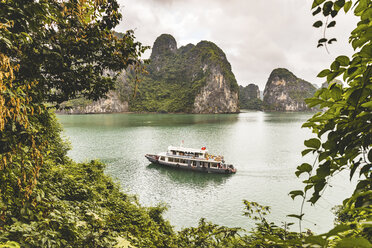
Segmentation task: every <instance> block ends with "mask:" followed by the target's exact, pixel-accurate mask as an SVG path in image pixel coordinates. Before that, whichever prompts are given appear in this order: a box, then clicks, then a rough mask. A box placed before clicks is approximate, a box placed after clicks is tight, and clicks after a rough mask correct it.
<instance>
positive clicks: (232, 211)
mask: <svg viewBox="0 0 372 248" xmlns="http://www.w3.org/2000/svg"><path fill="white" fill-rule="evenodd" d="M310 116H311V114H309V113H263V112H244V113H240V114H229V115H190V114H107V115H59V116H58V119H59V120H60V122H61V123H62V125H63V128H64V130H65V132H64V134H65V136H66V138H68V139H69V140H70V142H71V144H72V150H71V151H70V152H69V156H70V157H71V158H73V159H74V160H76V161H86V160H91V159H99V160H101V161H103V162H104V163H106V164H107V168H106V173H107V174H109V175H111V176H112V177H114V178H115V180H116V181H117V182H119V183H120V184H121V186H122V189H123V191H124V192H126V193H129V194H136V195H137V196H138V198H139V201H140V202H141V203H142V204H143V205H145V206H150V205H152V206H153V205H156V204H159V203H165V204H166V205H167V206H168V208H169V209H168V211H167V212H166V214H165V217H166V218H167V219H168V220H169V221H170V222H171V224H172V225H174V226H175V227H176V228H177V229H180V228H182V227H188V226H196V225H197V223H198V221H199V219H200V218H201V217H205V218H206V219H207V220H209V221H212V222H214V223H216V224H221V225H226V226H230V227H236V226H239V227H243V228H250V227H253V222H252V221H250V220H249V219H248V218H247V217H244V216H242V213H243V210H244V205H243V202H242V200H243V199H246V200H249V201H255V202H258V203H260V204H262V205H269V206H271V207H272V213H271V215H270V216H269V217H268V219H269V220H270V221H271V220H272V221H275V222H277V224H280V222H284V221H286V222H295V220H294V219H293V218H288V217H286V215H287V214H292V213H296V214H297V213H298V212H299V209H300V199H296V200H295V201H293V200H292V199H291V198H290V197H289V196H288V192H289V191H291V190H296V189H301V188H303V187H302V185H301V180H300V179H298V178H297V177H296V176H295V175H294V172H295V169H296V167H297V166H298V165H300V164H301V163H303V162H310V163H312V159H311V158H306V157H305V158H302V157H301V151H302V149H303V148H304V146H303V141H304V140H305V139H307V138H310V137H312V134H311V133H310V131H309V130H307V129H301V128H300V127H301V125H302V123H303V122H305V121H306V120H307V119H308V118H309V117H310ZM182 140H184V142H185V144H184V146H186V147H193V148H199V147H202V146H206V147H207V149H208V150H209V153H211V154H218V155H224V157H225V160H226V162H228V163H232V164H234V166H235V167H236V168H237V169H238V172H237V173H236V174H235V175H214V174H204V173H197V172H188V171H178V170H174V169H169V168H161V167H159V166H156V165H150V163H149V162H148V161H147V160H146V158H145V157H144V155H145V154H146V153H158V152H163V151H166V150H167V147H168V146H169V145H179V144H180V142H181V141H182ZM330 184H331V185H332V187H328V188H327V190H326V191H325V194H324V197H323V198H321V199H320V200H319V203H317V205H316V206H310V204H307V205H305V216H304V222H303V226H305V227H307V228H311V229H312V230H314V231H316V232H317V233H320V232H324V231H326V230H328V229H329V228H330V227H331V226H332V223H333V219H334V216H333V214H332V212H331V208H332V207H333V206H334V205H336V204H341V202H342V200H343V199H344V198H345V197H347V196H349V195H350V194H351V192H352V186H351V183H350V182H349V180H348V176H347V174H339V175H338V176H337V178H335V179H333V180H332V181H331V182H330ZM296 228H297V225H296V226H295V227H294V229H296Z"/></svg>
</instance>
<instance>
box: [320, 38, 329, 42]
mask: <svg viewBox="0 0 372 248" xmlns="http://www.w3.org/2000/svg"><path fill="white" fill-rule="evenodd" d="M327 40H328V39H327V38H321V39H319V40H318V43H325V42H327Z"/></svg>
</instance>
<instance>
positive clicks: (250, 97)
mask: <svg viewBox="0 0 372 248" xmlns="http://www.w3.org/2000/svg"><path fill="white" fill-rule="evenodd" d="M239 106H240V108H241V109H251V110H262V100H261V99H260V90H259V88H258V86H257V85H255V84H248V85H247V86H245V87H243V86H239Z"/></svg>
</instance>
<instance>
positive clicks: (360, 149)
mask: <svg viewBox="0 0 372 248" xmlns="http://www.w3.org/2000/svg"><path fill="white" fill-rule="evenodd" d="M118 8H119V6H118V4H117V2H116V1H114V0H96V1H84V0H80V1H73V0H71V1H64V2H60V1H24V0H23V1H21V0H2V1H0V93H1V94H0V247H19V246H22V247H113V246H115V245H116V246H117V247H134V246H136V247H304V246H306V247H371V242H372V240H371V237H372V234H371V232H372V231H371V229H372V224H371V222H372V220H371V205H372V203H371V198H372V196H371V195H372V192H371V163H372V152H371V148H370V144H371V139H372V138H371V137H372V130H371V120H372V116H371V109H372V102H371V91H372V85H371V74H372V72H371V70H372V69H371V56H372V44H371V34H372V25H371V22H372V3H371V1H368V0H357V1H343V0H337V1H325V0H315V1H314V3H313V9H314V12H313V14H314V15H316V14H319V13H321V14H323V15H324V16H325V18H327V21H326V22H325V23H326V24H324V25H323V21H321V20H320V21H317V22H316V23H314V26H315V27H324V28H332V27H333V26H335V24H336V22H335V21H334V20H333V19H332V18H334V17H336V16H337V14H338V13H339V11H341V10H344V11H345V12H348V11H353V12H354V15H356V16H357V17H359V18H360V22H359V23H358V25H357V27H356V28H355V30H353V31H352V33H351V36H350V43H351V45H352V46H353V48H354V49H355V53H354V55H353V56H352V57H351V58H349V57H347V56H344V55H342V56H339V57H337V58H336V60H335V61H334V62H333V63H332V65H331V66H330V69H325V70H323V71H322V72H320V73H319V75H318V76H319V77H326V78H327V82H329V83H330V84H329V86H328V88H323V89H320V90H319V91H318V92H317V93H316V94H315V96H314V97H313V98H311V99H308V100H307V103H308V104H309V106H310V107H313V106H316V105H319V106H320V108H321V109H322V110H323V112H319V113H317V114H315V115H314V116H313V117H312V118H311V119H309V120H308V121H307V122H306V123H305V124H304V127H309V128H311V129H312V130H313V132H314V133H315V134H316V135H317V138H312V139H310V140H307V141H305V145H306V146H307V149H306V150H304V151H303V155H306V154H308V153H313V154H315V156H316V161H315V163H314V165H310V164H306V163H304V164H302V165H300V166H299V167H298V168H297V171H296V175H297V176H301V175H302V174H305V175H308V178H307V179H306V180H305V181H304V183H305V188H304V190H295V191H292V192H291V193H290V195H291V196H292V197H293V198H295V197H302V199H303V202H305V201H306V200H307V196H308V195H310V194H311V198H310V199H309V201H310V202H311V203H313V204H315V203H316V202H317V200H318V199H319V197H321V195H322V192H323V191H324V189H325V187H326V185H327V181H328V179H329V178H330V177H332V176H334V175H335V174H336V173H338V172H339V171H342V170H349V171H350V178H352V177H353V176H354V177H355V175H358V176H359V178H358V179H359V180H358V183H357V186H356V189H355V191H354V193H353V195H352V196H351V197H350V198H348V199H346V200H345V201H344V203H343V205H342V206H341V207H340V208H339V209H338V216H337V217H338V224H337V225H336V226H335V228H333V229H332V230H330V231H329V232H328V233H325V234H321V235H317V236H315V235H313V234H312V233H311V232H308V233H303V232H301V231H302V230H300V233H296V232H290V231H289V228H288V226H290V225H291V223H283V225H282V226H281V227H280V226H278V225H275V224H274V223H271V222H269V221H268V220H267V219H266V217H265V216H266V214H268V213H269V211H270V209H269V208H268V207H266V206H261V205H259V204H258V203H255V202H249V201H244V205H245V212H244V214H245V215H246V216H248V217H249V218H252V219H254V220H256V221H258V223H257V224H256V227H255V228H254V229H253V230H251V231H250V233H249V234H244V233H243V230H241V229H238V228H228V227H223V226H218V225H214V224H212V223H209V222H206V221H205V220H204V219H202V220H200V222H199V225H198V226H197V227H190V228H185V229H183V230H181V231H180V232H176V231H174V230H173V228H172V227H171V226H170V224H169V223H168V222H167V221H165V220H164V219H163V217H162V213H163V211H164V210H165V208H164V207H163V206H157V207H150V208H144V207H141V206H140V205H139V204H138V202H137V200H136V199H135V197H130V196H128V195H126V194H123V193H122V192H120V189H119V187H118V186H117V185H116V184H115V183H113V182H112V180H111V179H110V178H109V177H107V176H105V175H104V173H103V169H104V165H103V164H101V163H99V162H95V161H92V162H90V163H80V164H78V163H74V162H73V161H71V160H70V159H69V158H68V157H67V156H66V152H67V150H68V145H67V144H66V143H65V142H63V141H62V139H61V137H60V127H59V125H58V123H57V121H56V118H55V116H54V114H52V113H50V112H49V111H48V110H47V108H46V106H45V104H44V103H45V102H46V101H48V102H51V103H53V104H55V105H57V106H58V104H59V103H61V102H62V101H65V100H68V99H72V98H75V97H80V96H84V97H87V98H89V99H93V100H94V99H97V98H99V97H102V96H104V94H105V93H106V92H107V91H108V90H109V89H112V88H113V86H114V82H115V75H111V74H112V73H113V72H114V74H115V73H116V72H120V71H121V70H123V69H125V68H127V66H129V65H135V64H136V63H138V62H139V61H138V57H139V55H140V54H141V53H142V52H143V49H144V48H143V47H142V46H141V44H140V43H138V42H135V41H134V36H133V33H132V32H131V31H129V32H127V33H126V34H125V35H124V36H123V37H120V38H117V37H114V36H113V32H112V29H113V28H114V27H115V26H116V25H117V24H118V22H119V20H120V18H121V14H120V13H119V12H118ZM330 18H331V19H332V21H331V22H328V19H330ZM334 41H335V39H334V38H332V39H329V40H328V39H327V38H325V37H323V38H322V39H320V40H319V46H325V45H326V44H331V43H332V42H334ZM110 75H111V76H110ZM338 76H342V77H343V79H344V81H345V85H344V86H343V85H340V84H336V83H331V81H332V80H333V79H334V78H336V77H338ZM291 216H292V217H296V218H298V219H299V221H300V223H301V219H302V216H303V213H302V209H301V212H300V214H298V215H291ZM300 229H301V227H300ZM239 231H240V232H239Z"/></svg>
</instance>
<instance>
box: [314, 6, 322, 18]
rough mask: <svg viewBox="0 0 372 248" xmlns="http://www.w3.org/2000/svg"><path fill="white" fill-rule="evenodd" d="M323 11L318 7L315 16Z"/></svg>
mask: <svg viewBox="0 0 372 248" xmlns="http://www.w3.org/2000/svg"><path fill="white" fill-rule="evenodd" d="M321 10H322V9H321V8H320V7H318V8H317V9H316V10H315V11H314V12H313V16H315V15H317V14H319V13H320V11H321Z"/></svg>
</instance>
